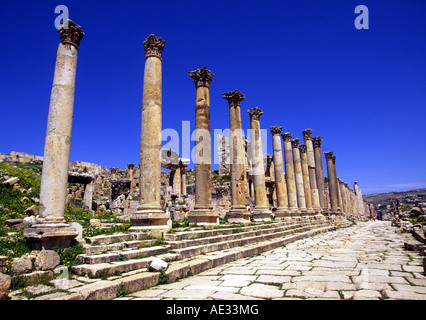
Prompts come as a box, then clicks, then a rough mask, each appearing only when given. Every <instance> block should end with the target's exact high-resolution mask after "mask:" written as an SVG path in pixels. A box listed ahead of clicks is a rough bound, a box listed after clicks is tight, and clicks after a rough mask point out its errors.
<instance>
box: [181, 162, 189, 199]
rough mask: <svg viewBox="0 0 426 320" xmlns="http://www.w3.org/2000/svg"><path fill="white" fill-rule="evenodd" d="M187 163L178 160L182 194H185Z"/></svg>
mask: <svg viewBox="0 0 426 320" xmlns="http://www.w3.org/2000/svg"><path fill="white" fill-rule="evenodd" d="M187 168H188V163H184V162H182V161H181V162H180V183H181V185H180V192H181V194H182V195H186V194H187V193H186V170H187Z"/></svg>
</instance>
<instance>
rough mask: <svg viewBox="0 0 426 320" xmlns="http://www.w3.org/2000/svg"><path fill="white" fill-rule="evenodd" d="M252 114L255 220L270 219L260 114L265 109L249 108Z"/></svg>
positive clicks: (251, 156)
mask: <svg viewBox="0 0 426 320" xmlns="http://www.w3.org/2000/svg"><path fill="white" fill-rule="evenodd" d="M247 112H248V114H249V115H250V129H251V147H250V149H251V150H249V155H250V159H251V161H252V173H253V181H254V201H255V208H254V210H253V221H270V220H271V214H272V212H271V210H269V205H268V199H267V197H266V185H265V167H264V165H263V150H262V139H261V134H260V122H259V119H260V116H261V115H262V114H263V111H262V110H261V109H260V108H252V109H249V110H247Z"/></svg>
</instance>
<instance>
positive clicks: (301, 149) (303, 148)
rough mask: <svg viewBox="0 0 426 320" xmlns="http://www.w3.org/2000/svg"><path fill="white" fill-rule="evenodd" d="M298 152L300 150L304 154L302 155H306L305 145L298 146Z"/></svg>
mask: <svg viewBox="0 0 426 320" xmlns="http://www.w3.org/2000/svg"><path fill="white" fill-rule="evenodd" d="M299 150H300V152H304V153H306V152H307V149H306V144H301V145H300V146H299Z"/></svg>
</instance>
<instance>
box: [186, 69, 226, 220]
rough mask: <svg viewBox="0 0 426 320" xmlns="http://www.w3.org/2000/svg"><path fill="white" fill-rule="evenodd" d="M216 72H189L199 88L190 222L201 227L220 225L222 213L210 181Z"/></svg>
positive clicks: (197, 90)
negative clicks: (212, 93) (214, 202)
mask: <svg viewBox="0 0 426 320" xmlns="http://www.w3.org/2000/svg"><path fill="white" fill-rule="evenodd" d="M213 75H214V74H213V73H212V72H211V71H210V70H208V69H207V68H206V67H205V66H204V67H203V68H201V69H197V70H195V71H190V72H189V76H190V77H191V78H192V79H194V82H195V88H196V102H195V147H194V148H195V152H194V154H195V159H194V162H195V206H194V210H193V211H190V212H189V213H188V218H189V220H190V222H192V223H197V224H199V225H216V224H218V220H219V214H218V213H216V212H214V211H213V206H212V193H211V187H212V181H211V132H210V93H209V89H210V82H211V81H212V78H213Z"/></svg>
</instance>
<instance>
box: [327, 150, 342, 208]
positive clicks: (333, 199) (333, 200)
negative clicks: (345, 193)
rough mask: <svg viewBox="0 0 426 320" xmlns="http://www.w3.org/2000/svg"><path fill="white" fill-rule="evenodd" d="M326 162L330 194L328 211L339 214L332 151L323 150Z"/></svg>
mask: <svg viewBox="0 0 426 320" xmlns="http://www.w3.org/2000/svg"><path fill="white" fill-rule="evenodd" d="M324 155H325V159H326V162H327V176H328V190H329V194H330V213H331V214H339V213H340V210H339V195H338V190H337V187H338V186H337V176H336V170H335V167H334V161H333V157H334V156H333V152H324Z"/></svg>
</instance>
